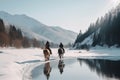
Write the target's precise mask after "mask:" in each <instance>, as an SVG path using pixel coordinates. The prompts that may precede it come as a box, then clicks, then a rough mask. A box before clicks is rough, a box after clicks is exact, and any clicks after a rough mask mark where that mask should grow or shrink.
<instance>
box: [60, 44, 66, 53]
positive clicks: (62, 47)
mask: <svg viewBox="0 0 120 80" xmlns="http://www.w3.org/2000/svg"><path fill="white" fill-rule="evenodd" d="M59 47H60V48H61V49H62V50H63V53H65V49H64V46H63V44H62V43H60V45H59Z"/></svg>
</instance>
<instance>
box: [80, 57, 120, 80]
mask: <svg viewBox="0 0 120 80" xmlns="http://www.w3.org/2000/svg"><path fill="white" fill-rule="evenodd" d="M78 60H79V62H80V64H81V63H82V62H83V63H85V64H87V66H88V67H89V69H90V70H91V71H92V72H96V73H97V74H98V76H100V77H106V78H116V79H120V61H111V60H104V59H78Z"/></svg>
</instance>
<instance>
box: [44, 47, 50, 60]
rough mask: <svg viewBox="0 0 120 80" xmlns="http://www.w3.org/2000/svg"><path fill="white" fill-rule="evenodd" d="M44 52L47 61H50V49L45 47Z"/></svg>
mask: <svg viewBox="0 0 120 80" xmlns="http://www.w3.org/2000/svg"><path fill="white" fill-rule="evenodd" d="M43 53H44V57H45V61H48V60H49V58H50V51H49V49H44V50H43Z"/></svg>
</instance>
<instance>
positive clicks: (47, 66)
mask: <svg viewBox="0 0 120 80" xmlns="http://www.w3.org/2000/svg"><path fill="white" fill-rule="evenodd" d="M51 69H52V68H51V67H50V62H47V63H45V65H44V74H45V76H46V78H47V80H49V77H50V72H51Z"/></svg>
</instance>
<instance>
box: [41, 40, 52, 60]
mask: <svg viewBox="0 0 120 80" xmlns="http://www.w3.org/2000/svg"><path fill="white" fill-rule="evenodd" d="M43 53H44V57H45V61H48V60H49V57H50V55H51V54H52V51H51V49H50V43H49V42H48V41H47V42H46V44H45V49H44V50H43Z"/></svg>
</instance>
